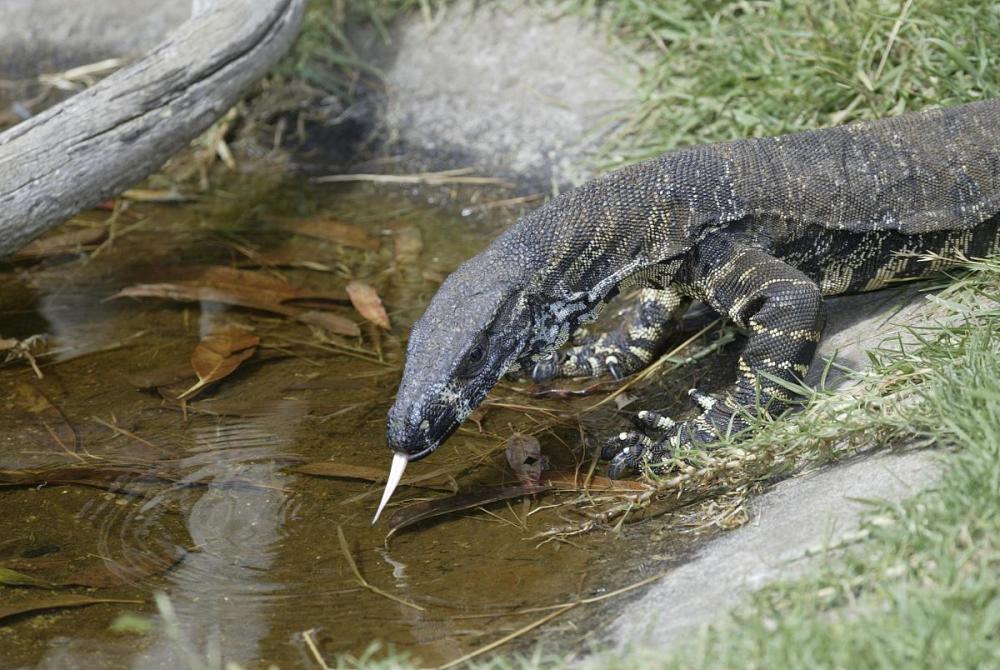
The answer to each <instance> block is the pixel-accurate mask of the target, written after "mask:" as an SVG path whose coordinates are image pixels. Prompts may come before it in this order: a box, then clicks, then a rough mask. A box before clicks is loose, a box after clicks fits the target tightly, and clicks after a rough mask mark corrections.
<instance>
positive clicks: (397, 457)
mask: <svg viewBox="0 0 1000 670" xmlns="http://www.w3.org/2000/svg"><path fill="white" fill-rule="evenodd" d="M409 462H410V461H409V459H407V458H406V454H401V453H399V452H398V451H397V452H395V453H394V454H393V455H392V467H391V468H389V480H388V481H387V482H386V483H385V493H383V494H382V502H380V503H379V504H378V509H377V510H375V518H374V519H372V525H373V526H374V525H375V523H376V522H377V521H378V517H379V515H380V514H382V510H383V509H385V504H386V503H387V502H389V498H391V497H392V492H393V491H395V490H396V487H397V486H399V480H400V479H402V478H403V470H405V469H406V464H407V463H409Z"/></svg>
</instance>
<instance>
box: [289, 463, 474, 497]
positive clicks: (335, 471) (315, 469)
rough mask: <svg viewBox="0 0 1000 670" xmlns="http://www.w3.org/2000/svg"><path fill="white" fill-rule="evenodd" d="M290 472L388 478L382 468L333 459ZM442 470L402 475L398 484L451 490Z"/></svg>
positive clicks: (373, 479) (370, 479)
mask: <svg viewBox="0 0 1000 670" xmlns="http://www.w3.org/2000/svg"><path fill="white" fill-rule="evenodd" d="M290 472H294V473H296V474H300V475H310V476H312V477H332V478H334V479H358V480H361V481H366V482H372V483H373V484H382V483H384V482H385V481H386V480H387V479H388V477H387V475H386V473H385V470H384V469H383V468H370V467H367V466H364V465H349V464H347V463H334V462H333V461H319V462H316V463H304V464H302V465H298V466H296V467H294V468H292V469H291V470H290ZM442 472H443V471H442V470H436V471H434V472H429V473H426V474H422V475H412V476H409V477H404V478H403V480H402V481H401V482H400V483H399V484H400V486H414V487H417V488H425V489H431V490H435V491H453V490H454V489H455V484H454V480H453V479H452V478H451V477H447V476H444V475H443V474H442Z"/></svg>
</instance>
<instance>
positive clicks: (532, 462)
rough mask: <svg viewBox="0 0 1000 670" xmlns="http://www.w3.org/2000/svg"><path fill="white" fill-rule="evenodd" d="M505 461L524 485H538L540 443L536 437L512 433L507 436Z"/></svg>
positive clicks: (541, 464)
mask: <svg viewBox="0 0 1000 670" xmlns="http://www.w3.org/2000/svg"><path fill="white" fill-rule="evenodd" d="M504 453H506V455H507V462H508V463H510V467H511V469H512V470H513V471H514V474H515V475H517V479H518V481H520V482H521V484H522V485H524V486H538V482H539V481H540V479H541V476H542V467H543V465H544V462H543V459H542V445H541V444H540V443H539V442H538V438H536V437H533V436H531V435H523V434H521V433H514V434H513V435H511V436H510V437H508V438H507V447H506V449H504Z"/></svg>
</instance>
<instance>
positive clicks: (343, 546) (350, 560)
mask: <svg viewBox="0 0 1000 670" xmlns="http://www.w3.org/2000/svg"><path fill="white" fill-rule="evenodd" d="M337 539H339V540H340V550H341V551H342V552H344V558H345V559H347V564H348V565H349V566H351V572H353V573H354V579H355V580H357V582H358V585H360V586H363V587H364V588H366V589H368V590H369V591H371V592H372V593H375V594H377V595H380V596H382V597H383V598H388V599H389V600H393V601H395V602H397V603H399V604H400V605H406V606H407V607H412V608H413V609H415V610H420V611H421V612H425V611H426V609H425V608H423V607H421V606H420V605H417V604H416V603H411V602H410V601H408V600H403V599H402V598H400V597H399V596H394V595H392V594H391V593H389V592H388V591H383V590H382V589H380V588H379V587H377V586H375V585H374V584H369V583H368V580H367V579H365V578H364V576H362V574H361V571H360V570H358V564H357V563H355V562H354V557H353V556H351V549H350V548H349V547H348V546H347V538H346V537H344V529H343V528H341V527H340V524H337Z"/></svg>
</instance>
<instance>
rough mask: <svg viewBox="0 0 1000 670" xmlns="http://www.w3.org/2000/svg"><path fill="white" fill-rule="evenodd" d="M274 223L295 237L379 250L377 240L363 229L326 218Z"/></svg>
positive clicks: (286, 220)
mask: <svg viewBox="0 0 1000 670" xmlns="http://www.w3.org/2000/svg"><path fill="white" fill-rule="evenodd" d="M275 222H276V223H277V224H278V227H279V228H281V229H282V230H284V231H287V232H289V233H293V234H295V235H302V236H304V237H311V238H313V239H317V240H323V241H325V242H332V243H334V244H340V245H342V246H345V247H353V248H355V249H365V250H367V251H375V250H377V249H378V248H379V240H378V238H377V237H375V236H374V235H372V234H371V233H369V232H368V231H367V230H365V229H364V228H359V227H357V226H352V225H350V224H348V223H344V222H342V221H337V220H336V219H333V218H330V217H328V216H317V217H313V218H310V219H275Z"/></svg>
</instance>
